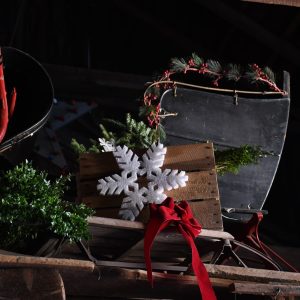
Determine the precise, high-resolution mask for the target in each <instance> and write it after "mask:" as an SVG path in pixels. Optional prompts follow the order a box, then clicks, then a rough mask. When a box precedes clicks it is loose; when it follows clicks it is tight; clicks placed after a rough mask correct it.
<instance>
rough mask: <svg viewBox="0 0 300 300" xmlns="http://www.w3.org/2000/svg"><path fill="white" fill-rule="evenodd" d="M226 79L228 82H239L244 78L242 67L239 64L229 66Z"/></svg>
mask: <svg viewBox="0 0 300 300" xmlns="http://www.w3.org/2000/svg"><path fill="white" fill-rule="evenodd" d="M225 77H226V78H227V79H228V80H233V81H239V80H240V79H241V77H242V67H241V66H240V65H237V64H229V65H228V67H227V71H226V72H225Z"/></svg>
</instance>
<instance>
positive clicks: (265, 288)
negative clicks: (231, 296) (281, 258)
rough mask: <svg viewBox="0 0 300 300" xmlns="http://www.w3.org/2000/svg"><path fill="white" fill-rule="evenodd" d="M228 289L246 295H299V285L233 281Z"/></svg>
mask: <svg viewBox="0 0 300 300" xmlns="http://www.w3.org/2000/svg"><path fill="white" fill-rule="evenodd" d="M230 290H231V291H232V292H233V293H236V294H243V295H245V294H248V295H269V296H273V297H276V299H278V298H277V297H278V296H300V285H290V284H286V285H284V284H272V283H268V284H266V283H252V282H235V283H233V284H232V285H231V286H230Z"/></svg>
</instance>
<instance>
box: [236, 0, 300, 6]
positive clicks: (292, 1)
mask: <svg viewBox="0 0 300 300" xmlns="http://www.w3.org/2000/svg"><path fill="white" fill-rule="evenodd" d="M242 1H247V2H256V3H262V4H276V5H287V6H295V7H300V1H299V0H242Z"/></svg>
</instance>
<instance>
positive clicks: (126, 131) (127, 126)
mask: <svg viewBox="0 0 300 300" xmlns="http://www.w3.org/2000/svg"><path fill="white" fill-rule="evenodd" d="M103 121H104V122H105V123H106V124H107V125H108V126H109V127H110V128H111V129H112V130H108V129H107V127H105V126H104V125H103V124H100V130H101V136H102V137H103V138H104V139H105V140H106V141H108V142H110V143H112V144H113V145H121V146H122V145H126V146H127V147H128V148H131V149H133V148H136V149H144V148H149V147H150V146H151V145H152V144H153V143H154V142H156V141H158V140H159V139H163V138H164V137H165V133H164V130H163V127H162V126H161V125H160V126H159V127H158V129H152V128H150V127H149V126H147V125H146V124H145V123H144V122H143V121H136V120H135V119H133V118H132V116H131V114H129V113H128V114H126V121H125V123H122V122H120V121H117V120H114V119H104V120H103ZM90 141H91V143H92V145H91V146H90V147H89V148H86V147H85V146H84V145H82V144H79V143H78V142H77V141H76V139H72V141H71V147H72V148H73V150H74V151H75V152H76V153H77V154H78V155H79V154H81V153H86V152H94V153H98V152H103V151H104V149H103V145H101V143H99V142H97V141H95V140H90Z"/></svg>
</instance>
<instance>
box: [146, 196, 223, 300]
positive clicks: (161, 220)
mask: <svg viewBox="0 0 300 300" xmlns="http://www.w3.org/2000/svg"><path fill="white" fill-rule="evenodd" d="M171 222H172V223H175V225H176V227H177V229H178V230H179V232H181V234H182V235H183V237H184V238H185V240H186V241H187V243H188V244H189V246H190V247H191V250H192V267H193V270H194V273H195V275H196V277H197V280H198V285H199V288H200V292H201V295H202V299H203V300H215V299H217V298H216V296H215V293H214V290H213V288H212V286H211V282H210V280H209V277H208V274H207V271H206V268H205V266H204V264H203V263H202V261H201V259H200V256H199V253H198V250H197V248H196V245H195V243H194V239H195V237H196V236H198V235H199V233H200V232H201V226H200V224H199V223H198V222H197V220H196V219H195V218H194V217H193V214H192V211H191V208H190V207H189V205H188V203H187V201H181V202H180V203H179V204H175V203H174V200H173V199H172V198H167V199H166V200H165V201H164V202H163V203H162V204H160V205H158V204H151V205H150V221H149V223H148V225H147V228H146V232H145V239H144V255H145V263H146V268H147V276H148V281H149V282H150V283H151V285H152V287H153V278H152V267H151V257H150V251H151V247H152V244H153V241H154V238H155V236H156V235H157V234H158V233H159V232H161V231H162V230H163V229H164V228H166V227H167V226H168V225H169V224H170V223H171Z"/></svg>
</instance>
